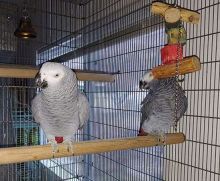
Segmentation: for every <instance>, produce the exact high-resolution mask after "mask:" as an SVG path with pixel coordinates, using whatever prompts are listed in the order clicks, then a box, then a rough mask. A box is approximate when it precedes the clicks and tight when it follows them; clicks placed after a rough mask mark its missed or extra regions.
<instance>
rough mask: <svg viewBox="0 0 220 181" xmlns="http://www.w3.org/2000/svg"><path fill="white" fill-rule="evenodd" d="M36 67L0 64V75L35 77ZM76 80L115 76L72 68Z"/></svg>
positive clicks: (101, 80) (99, 79) (95, 79)
mask: <svg viewBox="0 0 220 181" xmlns="http://www.w3.org/2000/svg"><path fill="white" fill-rule="evenodd" d="M38 71H39V68H38V67H35V66H30V65H15V64H0V77H7V78H35V76H36V74H37V72H38ZM74 71H75V73H76V76H77V78H78V80H83V81H100V82H113V81H114V79H115V76H114V75H113V74H107V73H105V72H101V71H100V72H99V71H87V70H78V69H74Z"/></svg>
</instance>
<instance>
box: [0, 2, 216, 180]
mask: <svg viewBox="0 0 220 181" xmlns="http://www.w3.org/2000/svg"><path fill="white" fill-rule="evenodd" d="M27 2H28V9H29V13H30V15H31V18H32V22H33V25H34V27H35V28H36V30H37V32H38V38H37V39H35V40H30V41H23V40H19V39H14V37H13V36H11V34H13V31H14V29H15V28H16V26H15V24H16V23H15V22H17V21H18V20H19V17H20V16H21V12H20V10H21V8H22V3H21V2H20V1H16V0H10V1H8V2H7V3H6V2H2V4H0V6H1V7H4V8H1V10H0V14H1V17H0V20H1V22H2V24H3V26H2V28H1V30H0V31H1V32H2V36H3V37H1V39H0V49H1V53H0V58H1V59H2V60H1V62H3V63H17V64H33V65H34V64H42V63H43V62H45V61H51V60H52V61H59V62H62V63H64V64H65V65H67V66H69V67H71V68H80V69H90V70H101V71H106V72H115V73H117V77H116V81H115V82H114V83H100V82H84V83H83V82H79V87H80V88H81V89H83V90H84V91H85V92H86V94H87V96H88V98H89V102H90V105H91V114H90V120H89V122H88V124H87V125H86V126H85V128H84V131H83V133H82V132H79V134H77V136H76V139H77V140H93V139H108V138H118V137H128V136H136V135H137V133H138V129H139V123H140V103H141V101H142V99H143V98H144V97H145V95H146V92H142V91H140V90H139V88H138V83H139V80H140V78H141V76H142V75H143V74H144V73H145V71H146V70H148V69H151V68H152V67H155V66H157V65H159V64H160V63H161V61H160V49H161V48H162V47H163V46H164V45H165V44H166V41H167V40H166V35H165V33H164V20H163V19H162V18H160V17H158V16H155V15H152V14H151V12H150V5H151V1H150V0H149V1H148V0H147V1H146V0H112V1H107V0H91V1H85V4H84V5H81V6H79V5H78V4H76V3H73V2H71V1H68V0H53V1H51V0H41V1H35V0H29V1H27ZM166 2H168V3H173V2H174V1H170V0H168V1H166ZM177 3H178V4H179V5H181V6H183V7H186V8H190V9H193V10H198V11H199V12H200V14H201V22H200V23H199V24H198V25H192V24H186V23H184V26H185V27H186V29H187V40H188V41H187V44H186V46H184V56H189V55H197V56H198V57H200V61H201V63H202V70H201V71H199V72H197V73H193V74H190V75H186V77H185V81H184V82H183V83H182V86H183V88H184V89H185V91H186V95H187V97H188V101H189V107H188V110H187V113H186V114H185V116H184V118H183V119H182V120H181V121H180V122H179V123H178V129H177V130H178V132H183V133H185V134H186V139H187V141H186V142H185V143H184V144H180V145H172V146H166V147H165V148H163V147H153V148H142V149H132V150H126V151H116V152H111V153H101V154H94V155H86V156H83V157H76V158H73V157H68V158H61V159H52V160H43V161H35V162H28V163H19V164H10V165H4V166H0V173H1V174H0V180H7V181H9V180H10V181H11V180H51V181H54V180H73V181H76V180H89V181H103V180H106V181H114V180H120V181H136V180H138V181H142V180H143V181H146V180H147V181H148V180H149V181H154V180H155V181H156V180H168V181H176V180H178V181H185V180H195V181H196V180H199V181H201V180H202V181H203V180H204V181H207V180H210V181H217V180H220V168H219V167H220V166H219V162H220V161H219V160H220V156H219V155H220V150H219V147H220V142H219V135H218V130H219V129H220V128H219V124H218V121H219V118H220V113H219V104H220V101H219V97H220V96H219V90H220V89H219V84H220V80H219V79H220V78H219V77H220V73H219V67H220V66H219V59H220V58H219V56H220V53H219V52H218V51H217V50H218V48H219V47H220V46H219V42H220V41H219V30H220V25H219V22H218V19H219V6H220V5H219V0H209V1H199V0H195V1H192V0H184V1H177ZM4 9H6V10H4ZM5 32H6V33H5ZM4 35H5V36H4ZM33 85H34V84H33V81H32V80H24V79H19V80H18V79H1V88H0V101H1V102H0V103H1V106H0V107H1V108H0V109H1V114H0V117H1V122H0V124H1V127H0V134H1V137H2V139H1V141H0V146H1V147H9V146H22V145H34V144H43V143H45V137H44V136H43V133H42V130H40V129H39V127H38V125H36V124H35V123H34V122H33V120H32V119H31V117H32V115H31V112H30V109H29V107H30V101H31V99H32V97H33V95H34V94H35V92H36V89H35V87H34V86H33ZM171 132H173V130H171ZM15 171H16V172H15Z"/></svg>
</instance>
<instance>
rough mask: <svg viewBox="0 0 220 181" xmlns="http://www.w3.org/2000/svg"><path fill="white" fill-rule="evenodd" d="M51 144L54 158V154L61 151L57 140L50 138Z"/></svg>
mask: <svg viewBox="0 0 220 181" xmlns="http://www.w3.org/2000/svg"><path fill="white" fill-rule="evenodd" d="M49 144H51V147H52V153H53V158H54V154H55V153H58V152H59V149H58V144H57V142H56V140H53V139H51V140H49Z"/></svg>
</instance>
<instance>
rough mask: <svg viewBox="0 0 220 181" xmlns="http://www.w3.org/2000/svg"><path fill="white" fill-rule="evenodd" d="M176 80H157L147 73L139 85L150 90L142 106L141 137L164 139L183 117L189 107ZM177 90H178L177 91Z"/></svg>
mask: <svg viewBox="0 0 220 181" xmlns="http://www.w3.org/2000/svg"><path fill="white" fill-rule="evenodd" d="M176 83H177V82H176V78H166V79H156V78H154V76H153V74H152V72H151V71H147V72H146V73H145V74H144V76H143V77H142V79H141V80H140V83H139V88H140V89H146V90H148V93H147V95H146V97H145V98H144V99H143V101H142V103H141V105H142V107H141V123H140V130H139V134H138V135H139V136H143V135H147V134H152V135H155V136H159V137H162V138H163V141H164V142H165V139H166V138H165V133H166V132H167V131H168V130H169V129H170V127H171V126H174V125H175V117H177V120H180V118H181V117H182V116H183V114H184V113H185V112H186V110H187V107H188V101H187V97H186V96H185V94H184V91H183V89H182V87H181V86H180V85H179V83H178V85H177V87H176ZM176 88H177V89H176ZM176 90H177V95H178V97H177V114H175V98H176V97H175V95H176Z"/></svg>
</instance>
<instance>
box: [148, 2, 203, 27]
mask: <svg viewBox="0 0 220 181" xmlns="http://www.w3.org/2000/svg"><path fill="white" fill-rule="evenodd" d="M169 8H173V5H171V4H167V3H163V2H159V1H155V2H153V3H152V5H151V12H152V13H154V14H158V15H161V16H163V17H165V13H166V11H167V10H168V9H169ZM177 8H178V9H179V10H180V20H182V21H185V22H187V23H194V24H198V23H199V20H200V14H199V13H198V12H197V11H193V10H190V9H186V8H182V7H177ZM175 15H176V14H174V16H175Z"/></svg>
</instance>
